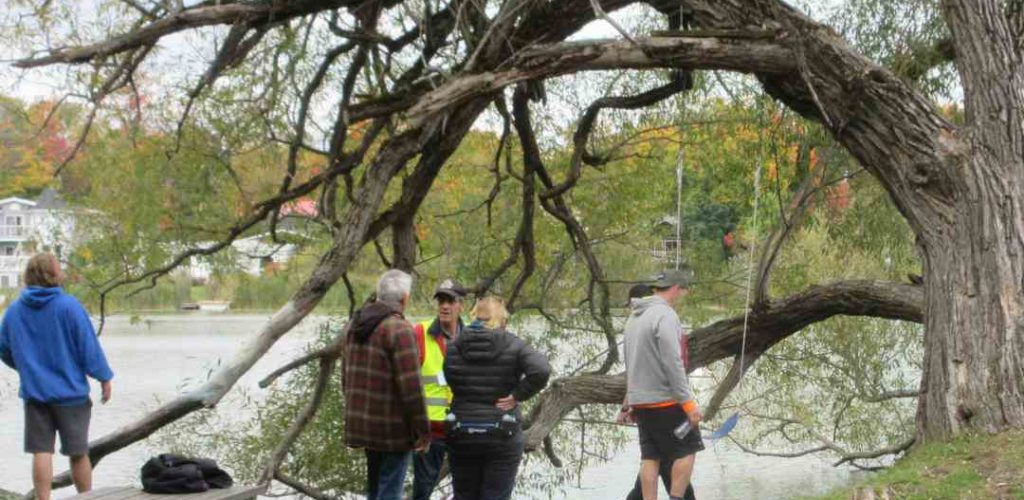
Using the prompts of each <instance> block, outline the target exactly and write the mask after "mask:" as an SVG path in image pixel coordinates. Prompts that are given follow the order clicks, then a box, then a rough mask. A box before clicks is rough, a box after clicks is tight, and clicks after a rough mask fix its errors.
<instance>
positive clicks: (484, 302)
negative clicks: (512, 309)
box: [470, 296, 508, 330]
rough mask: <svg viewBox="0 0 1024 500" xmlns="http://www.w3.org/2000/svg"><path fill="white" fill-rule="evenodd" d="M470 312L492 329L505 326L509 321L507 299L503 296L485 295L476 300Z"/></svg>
mask: <svg viewBox="0 0 1024 500" xmlns="http://www.w3.org/2000/svg"><path fill="white" fill-rule="evenodd" d="M470 314H471V315H472V316H473V317H474V318H476V319H478V320H480V321H481V322H483V324H484V326H486V327H487V328H490V329H492V330H493V329H496V328H503V327H504V326H505V324H506V323H508V309H505V301H504V300H502V299H501V297H493V296H492V297H484V298H482V299H480V300H478V301H476V305H474V306H473V311H472V312H471V313H470Z"/></svg>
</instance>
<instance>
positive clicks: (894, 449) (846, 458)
mask: <svg viewBox="0 0 1024 500" xmlns="http://www.w3.org/2000/svg"><path fill="white" fill-rule="evenodd" d="M916 442H917V438H914V437H912V438H910V439H907V440H906V441H904V442H902V443H899V444H896V445H893V446H890V447H888V448H882V449H879V450H872V451H863V452H858V453H847V454H845V455H843V456H842V458H840V459H839V461H837V462H836V463H834V464H832V465H833V466H834V467H838V466H840V465H842V464H844V463H846V462H853V461H854V460H866V459H871V458H879V457H884V456H886V455H898V454H900V453H903V452H905V451H907V450H909V449H910V447H911V446H914V443H916Z"/></svg>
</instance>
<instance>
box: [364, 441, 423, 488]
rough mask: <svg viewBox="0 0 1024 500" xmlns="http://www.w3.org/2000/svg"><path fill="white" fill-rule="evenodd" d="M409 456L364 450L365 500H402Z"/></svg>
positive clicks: (403, 452)
mask: <svg viewBox="0 0 1024 500" xmlns="http://www.w3.org/2000/svg"><path fill="white" fill-rule="evenodd" d="M411 456H412V453H411V452H408V451H399V452H391V451H374V450H366V498H367V500H402V489H403V486H404V485H405V471H406V469H408V468H409V458H410V457H411Z"/></svg>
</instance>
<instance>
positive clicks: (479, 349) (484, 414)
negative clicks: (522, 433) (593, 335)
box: [444, 322, 551, 422]
mask: <svg viewBox="0 0 1024 500" xmlns="http://www.w3.org/2000/svg"><path fill="white" fill-rule="evenodd" d="M550 376H551V366H550V365H548V359H547V357H546V356H544V355H543V354H541V353H540V352H538V351H537V350H535V349H533V348H532V347H530V346H528V345H526V342H524V341H523V339H520V338H519V337H517V336H515V335H513V334H511V333H509V332H507V331H505V330H504V329H501V330H490V329H488V328H486V327H484V326H483V325H482V324H481V323H480V322H473V323H472V324H471V325H469V326H468V327H466V329H465V330H463V331H462V333H460V334H459V336H458V337H456V338H455V341H454V342H452V343H451V344H449V345H448V354H447V355H446V356H445V360H444V377H445V379H446V380H447V381H448V385H450V386H451V389H452V393H453V395H454V398H453V400H452V405H451V411H452V413H455V415H457V416H458V419H459V420H460V421H461V420H466V421H482V422H488V421H489V422H495V421H498V420H500V419H501V417H502V415H503V414H504V412H502V411H501V410H499V409H498V408H497V407H495V406H494V405H495V403H496V402H497V401H498V399H499V398H503V397H505V396H508V395H509V394H511V395H512V396H514V397H515V398H516V401H518V402H523V401H526V400H527V399H530V398H531V397H533V396H534V395H536V394H537V393H538V392H540V390H541V389H543V388H544V386H545V385H547V383H548V378H549V377H550ZM514 412H515V415H516V417H517V419H519V420H521V419H522V416H521V415H520V414H519V407H518V406H517V407H516V409H515V411H514Z"/></svg>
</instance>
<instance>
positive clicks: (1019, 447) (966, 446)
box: [800, 431, 1024, 500]
mask: <svg viewBox="0 0 1024 500" xmlns="http://www.w3.org/2000/svg"><path fill="white" fill-rule="evenodd" d="M800 498H802V499H803V500H848V499H851V498H854V499H888V498H891V499H897V498H899V499H911V500H926V499H928V500H931V499H934V500H939V499H949V500H953V499H957V500H959V499H965V500H966V499H970V500H975V499H977V500H984V499H996V500H1008V499H1018V500H1024V431H1009V432H1004V433H1001V434H993V435H977V434H975V435H968V436H962V437H960V438H957V439H955V440H953V441H950V442H946V443H931V444H927V445H924V446H922V447H920V448H917V449H915V450H913V451H912V452H911V453H910V454H909V455H907V456H906V457H904V458H902V459H900V460H899V461H897V462H896V464H895V465H893V467H892V468H890V469H888V470H886V471H884V472H881V473H878V474H877V475H873V476H871V477H869V478H868V479H867V480H865V481H864V482H863V483H861V484H859V485H856V486H854V487H852V488H844V489H841V490H837V491H834V492H832V493H829V494H827V495H823V496H819V497H800Z"/></svg>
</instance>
